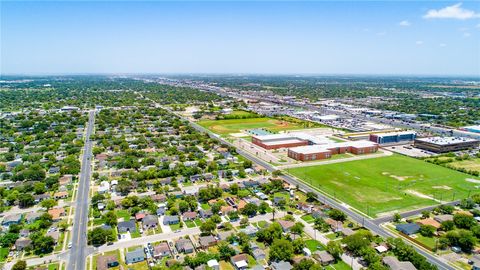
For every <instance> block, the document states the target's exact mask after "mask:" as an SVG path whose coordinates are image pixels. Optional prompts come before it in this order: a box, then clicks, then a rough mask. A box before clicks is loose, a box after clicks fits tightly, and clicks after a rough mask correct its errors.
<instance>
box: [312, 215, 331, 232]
mask: <svg viewBox="0 0 480 270" xmlns="http://www.w3.org/2000/svg"><path fill="white" fill-rule="evenodd" d="M314 228H315V230H318V231H320V232H328V230H330V225H328V223H327V222H325V220H324V219H323V218H321V217H320V218H316V219H315V224H314Z"/></svg>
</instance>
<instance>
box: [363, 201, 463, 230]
mask: <svg viewBox="0 0 480 270" xmlns="http://www.w3.org/2000/svg"><path fill="white" fill-rule="evenodd" d="M459 203H460V200H457V201H453V202H448V203H444V204H442V205H457V204H459ZM438 206H439V205H432V206H427V207H424V208H420V209H416V210H411V211H406V212H403V213H400V216H401V217H402V218H407V217H412V216H416V215H420V214H421V213H422V212H423V211H432V210H433V209H434V208H437V207H438ZM392 219H393V217H392V216H391V215H389V216H385V217H380V218H376V219H372V222H373V223H375V224H377V225H380V224H382V223H386V222H390V221H392Z"/></svg>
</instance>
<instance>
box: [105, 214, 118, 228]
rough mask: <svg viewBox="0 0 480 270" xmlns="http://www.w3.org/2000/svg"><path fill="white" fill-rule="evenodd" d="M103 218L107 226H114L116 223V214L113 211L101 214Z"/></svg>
mask: <svg viewBox="0 0 480 270" xmlns="http://www.w3.org/2000/svg"><path fill="white" fill-rule="evenodd" d="M103 219H104V220H105V224H107V225H109V226H112V227H113V226H116V225H117V223H118V222H117V214H115V211H108V212H107V213H105V215H103Z"/></svg>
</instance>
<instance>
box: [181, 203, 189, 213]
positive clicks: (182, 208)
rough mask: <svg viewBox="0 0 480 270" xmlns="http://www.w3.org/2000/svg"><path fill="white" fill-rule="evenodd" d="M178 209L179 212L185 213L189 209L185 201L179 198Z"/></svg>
mask: <svg viewBox="0 0 480 270" xmlns="http://www.w3.org/2000/svg"><path fill="white" fill-rule="evenodd" d="M178 209H179V210H180V213H185V212H187V211H188V210H189V209H190V205H189V204H188V203H187V202H186V201H184V200H181V201H180V202H179V203H178Z"/></svg>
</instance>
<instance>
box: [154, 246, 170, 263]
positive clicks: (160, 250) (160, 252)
mask: <svg viewBox="0 0 480 270" xmlns="http://www.w3.org/2000/svg"><path fill="white" fill-rule="evenodd" d="M169 256H171V253H170V248H169V247H168V244H167V242H162V243H160V244H158V245H155V246H154V247H153V257H154V258H155V259H157V260H158V259H161V258H164V257H169Z"/></svg>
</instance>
